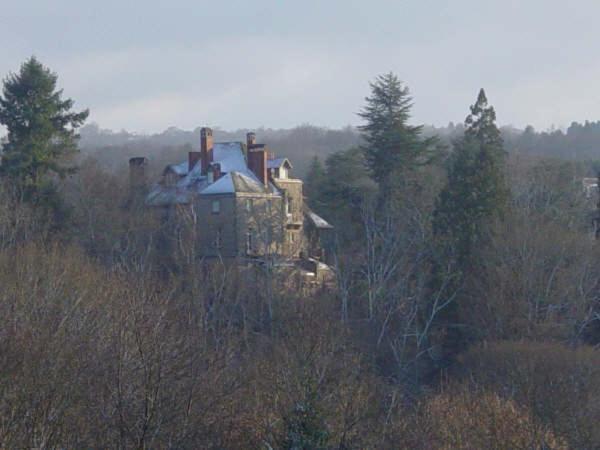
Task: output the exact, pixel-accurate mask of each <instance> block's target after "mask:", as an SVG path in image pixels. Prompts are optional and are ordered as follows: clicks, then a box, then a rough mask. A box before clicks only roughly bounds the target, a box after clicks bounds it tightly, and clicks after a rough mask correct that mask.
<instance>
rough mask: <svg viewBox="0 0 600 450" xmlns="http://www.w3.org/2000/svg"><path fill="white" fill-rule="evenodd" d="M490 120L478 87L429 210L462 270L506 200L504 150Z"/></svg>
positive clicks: (491, 111) (492, 115) (438, 233)
mask: <svg viewBox="0 0 600 450" xmlns="http://www.w3.org/2000/svg"><path fill="white" fill-rule="evenodd" d="M495 120H496V113H495V111H494V108H493V107H492V106H488V102H487V98H486V95H485V92H484V90H483V89H481V91H480V92H479V96H478V98H477V102H476V103H475V105H473V106H471V114H469V116H468V117H467V119H466V120H465V133H464V137H463V138H462V139H459V140H458V141H456V142H455V143H454V153H453V155H452V157H451V160H450V167H449V172H448V183H447V185H446V187H445V188H444V189H443V190H442V192H441V194H440V197H439V200H438V203H437V205H436V210H435V213H434V224H433V225H434V233H435V234H436V236H437V237H438V238H444V239H445V240H446V241H447V242H448V243H450V244H451V245H452V246H453V247H454V250H455V252H456V255H457V258H458V262H459V265H460V266H461V269H466V267H465V265H468V264H469V262H470V259H471V257H472V255H473V250H474V249H475V248H477V247H478V246H480V245H481V244H483V241H484V240H485V237H486V235H488V233H489V231H490V227H489V225H490V223H491V222H492V221H493V220H494V219H495V218H498V217H501V216H502V213H503V212H504V210H505V208H506V205H507V200H508V189H507V187H506V184H505V180H504V158H505V151H504V149H503V143H502V138H501V136H500V130H499V129H498V127H497V126H496V124H495Z"/></svg>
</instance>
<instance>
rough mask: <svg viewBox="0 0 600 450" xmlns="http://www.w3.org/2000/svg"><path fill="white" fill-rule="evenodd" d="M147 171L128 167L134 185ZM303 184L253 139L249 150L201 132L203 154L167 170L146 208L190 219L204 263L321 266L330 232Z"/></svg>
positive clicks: (134, 164)
mask: <svg viewBox="0 0 600 450" xmlns="http://www.w3.org/2000/svg"><path fill="white" fill-rule="evenodd" d="M145 165H146V164H145V161H143V160H142V159H140V158H133V159H132V160H131V161H130V172H131V176H132V178H133V179H134V181H132V185H135V186H137V185H138V184H139V182H136V181H135V180H140V179H143V178H144V174H143V169H144V167H145ZM302 185H303V183H302V180H300V179H297V178H293V176H292V164H291V162H290V161H289V160H288V159H287V158H274V156H273V154H272V153H271V152H270V151H269V149H268V148H267V146H266V145H264V144H258V143H256V137H255V134H254V133H248V135H247V139H246V143H242V142H213V135H212V130H211V129H210V128H202V130H201V133H200V151H191V152H189V155H188V160H187V161H184V162H181V163H179V164H171V165H168V166H167V167H166V168H165V169H164V171H163V174H162V177H161V180H160V181H159V182H158V183H156V184H155V185H154V186H153V187H152V188H150V190H149V192H148V194H147V195H146V197H145V203H146V205H148V206H150V207H153V208H157V209H158V210H160V211H162V212H163V213H164V217H171V218H172V217H176V216H177V211H179V212H180V213H181V214H182V215H188V216H190V215H191V216H192V217H193V218H194V219H193V221H194V224H195V225H194V226H195V229H196V234H195V236H196V241H197V243H198V248H199V255H200V256H202V257H215V256H219V257H225V258H239V257H243V258H252V259H261V258H265V257H274V258H280V259H288V260H289V259H298V260H302V259H303V260H308V261H310V260H313V261H326V260H327V255H328V251H327V250H328V249H327V245H328V244H327V243H328V242H329V241H330V236H329V235H330V234H331V232H332V226H331V225H330V224H328V223H327V222H326V221H325V220H324V219H322V218H321V217H319V216H317V215H316V214H315V213H314V212H312V211H310V210H309V209H308V208H307V206H306V204H305V202H304V198H303V194H302Z"/></svg>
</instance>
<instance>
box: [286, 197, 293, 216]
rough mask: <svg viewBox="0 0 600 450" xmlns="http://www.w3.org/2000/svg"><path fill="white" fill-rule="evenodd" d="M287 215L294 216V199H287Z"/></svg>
mask: <svg viewBox="0 0 600 450" xmlns="http://www.w3.org/2000/svg"><path fill="white" fill-rule="evenodd" d="M285 213H286V214H287V215H288V216H291V215H292V199H291V198H290V197H286V198H285Z"/></svg>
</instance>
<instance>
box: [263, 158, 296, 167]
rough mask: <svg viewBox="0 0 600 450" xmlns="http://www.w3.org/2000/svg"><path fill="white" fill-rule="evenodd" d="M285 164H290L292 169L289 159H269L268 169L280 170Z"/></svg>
mask: <svg viewBox="0 0 600 450" xmlns="http://www.w3.org/2000/svg"><path fill="white" fill-rule="evenodd" d="M285 163H287V164H288V166H289V167H290V169H291V168H292V163H291V162H290V160H289V159H287V158H275V159H269V160H268V161H267V169H278V168H279V167H281V166H283V165H284V164H285Z"/></svg>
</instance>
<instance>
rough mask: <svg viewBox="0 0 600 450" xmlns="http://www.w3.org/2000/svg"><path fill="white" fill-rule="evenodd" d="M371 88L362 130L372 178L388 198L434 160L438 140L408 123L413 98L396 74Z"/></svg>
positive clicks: (420, 128)
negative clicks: (395, 188) (411, 172)
mask: <svg viewBox="0 0 600 450" xmlns="http://www.w3.org/2000/svg"><path fill="white" fill-rule="evenodd" d="M370 86H371V96H370V97H366V99H365V101H366V105H365V107H364V108H363V110H362V111H361V112H360V113H359V114H358V115H359V116H360V117H361V118H362V119H364V120H365V122H366V123H365V125H363V126H361V127H359V129H360V131H361V132H362V136H363V139H364V140H365V145H364V148H363V150H364V153H365V160H366V163H367V166H368V168H369V170H370V173H371V176H372V178H373V179H374V180H375V181H376V182H377V183H378V184H379V186H380V188H381V190H382V194H383V195H386V194H389V193H390V191H391V190H393V189H394V187H395V186H396V185H397V183H399V182H402V181H403V179H404V177H405V176H406V174H407V173H408V172H410V171H411V170H413V169H415V168H416V167H417V166H420V165H424V164H427V163H429V162H430V161H431V160H432V159H433V157H434V156H435V154H436V152H435V150H436V149H435V144H436V139H435V138H424V137H423V136H422V131H423V126H422V125H419V126H414V125H409V124H408V121H409V119H410V110H411V108H412V105H413V102H412V97H411V96H410V92H409V89H408V87H406V86H404V85H403V84H402V82H401V81H400V80H399V79H398V77H397V76H396V75H394V74H393V73H388V74H385V75H380V76H378V77H377V78H376V79H375V81H374V82H372V83H370Z"/></svg>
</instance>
